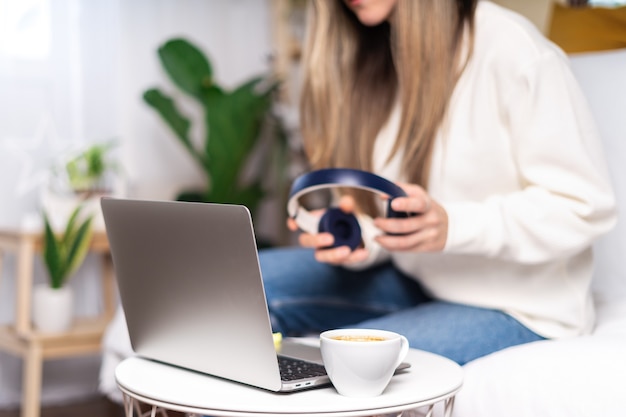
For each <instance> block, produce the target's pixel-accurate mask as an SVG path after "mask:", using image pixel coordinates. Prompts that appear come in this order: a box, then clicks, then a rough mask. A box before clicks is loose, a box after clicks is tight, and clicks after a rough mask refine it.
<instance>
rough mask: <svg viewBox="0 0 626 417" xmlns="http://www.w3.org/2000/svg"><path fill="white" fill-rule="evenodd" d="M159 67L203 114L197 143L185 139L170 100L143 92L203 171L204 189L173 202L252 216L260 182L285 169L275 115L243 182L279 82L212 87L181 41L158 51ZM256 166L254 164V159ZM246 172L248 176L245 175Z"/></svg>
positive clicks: (202, 63) (200, 60)
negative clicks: (230, 208) (232, 206)
mask: <svg viewBox="0 0 626 417" xmlns="http://www.w3.org/2000/svg"><path fill="white" fill-rule="evenodd" d="M158 55H159V58H160V61H161V64H162V66H163V68H164V69H165V71H166V73H167V75H168V76H169V77H170V78H171V80H172V81H173V82H174V84H175V85H176V86H177V87H178V88H179V89H180V90H181V91H182V92H183V93H184V94H186V95H188V96H189V97H191V98H192V99H193V100H194V101H195V102H196V103H198V104H199V105H200V106H201V108H202V111H203V120H204V122H205V126H204V132H205V134H204V140H203V141H202V143H201V144H200V145H196V144H195V143H194V142H196V141H194V140H192V138H191V136H190V127H191V122H190V120H189V118H188V117H186V116H185V115H183V113H182V112H181V111H180V110H179V109H178V107H177V105H176V103H175V102H174V100H173V99H172V98H171V97H170V96H168V95H167V94H165V93H164V92H163V91H162V90H160V89H159V88H151V89H149V90H147V91H145V93H144V95H143V99H144V101H145V102H146V103H147V104H148V105H149V106H151V107H152V108H153V109H154V110H156V112H157V113H158V114H159V115H160V116H161V118H162V119H163V120H164V121H165V123H167V125H169V127H170V129H171V130H172V132H173V133H174V135H175V137H176V138H177V139H178V141H179V142H180V144H181V145H182V146H183V147H184V148H185V149H186V150H187V151H188V153H189V155H190V156H191V158H192V159H193V160H194V161H195V162H196V163H197V164H198V165H199V166H200V167H201V169H202V170H203V171H204V173H205V178H206V181H205V184H206V186H205V188H204V189H200V190H183V191H182V192H181V193H180V194H179V195H178V196H177V197H176V199H177V200H184V201H198V202H217V203H236V204H243V205H245V206H247V207H248V208H249V209H250V211H251V212H252V213H253V215H254V212H255V210H256V208H257V206H258V204H259V202H260V200H261V199H262V198H263V197H264V195H265V191H264V188H263V184H262V179H263V178H265V177H267V176H271V174H272V169H277V170H278V171H273V172H274V173H276V172H278V174H277V176H276V178H278V179H279V180H278V181H275V182H274V183H275V184H276V183H277V182H280V178H284V177H285V175H284V174H281V173H280V170H281V169H284V167H285V166H286V149H287V146H286V144H287V141H286V135H285V134H284V131H283V129H282V126H281V124H280V123H279V121H278V119H277V118H276V117H274V118H273V120H271V122H272V125H271V126H272V127H273V129H274V130H273V134H272V135H267V136H269V137H270V141H269V143H267V142H266V143H265V144H264V145H265V149H264V151H265V152H262V154H263V155H264V156H265V158H263V160H262V161H261V163H259V164H258V169H257V170H256V173H255V174H253V175H247V181H245V180H244V178H243V175H242V174H243V172H244V168H248V167H247V164H248V162H249V158H250V156H251V155H252V154H253V153H254V151H255V150H257V149H259V147H258V145H259V144H260V140H261V137H262V134H261V133H262V131H263V128H264V127H267V126H268V125H266V124H265V122H268V120H270V119H271V118H272V117H273V114H272V112H271V111H270V110H271V106H272V102H273V95H274V93H275V92H276V90H277V87H278V83H277V82H275V81H268V80H267V79H265V78H263V77H255V78H253V79H251V80H249V81H246V82H244V83H243V84H241V85H239V86H237V87H236V88H234V89H233V90H230V91H229V90H226V89H224V88H222V87H221V86H220V85H219V84H218V83H216V80H215V78H214V77H213V68H212V65H211V62H210V61H209V59H208V58H207V57H206V56H205V54H204V53H203V52H202V51H201V50H200V49H199V48H197V47H196V46H194V45H193V44H192V43H191V42H189V41H187V40H185V39H179V38H177V39H172V40H169V41H167V42H166V43H164V44H163V45H162V46H161V47H160V48H159V49H158ZM257 162H258V161H257ZM247 174H249V172H247Z"/></svg>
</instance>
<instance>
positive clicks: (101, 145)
mask: <svg viewBox="0 0 626 417" xmlns="http://www.w3.org/2000/svg"><path fill="white" fill-rule="evenodd" d="M114 147H115V143H114V142H112V141H109V142H98V143H93V144H91V145H89V146H88V147H87V148H85V149H83V150H82V151H80V152H78V153H76V154H73V155H71V156H69V157H66V158H64V159H63V161H62V162H61V163H59V164H58V165H56V166H55V167H53V169H52V176H51V181H50V183H49V184H48V186H47V187H45V188H44V191H43V194H42V206H43V207H44V210H45V211H47V212H48V213H49V220H50V222H51V224H52V226H53V229H61V228H63V227H65V222H66V221H67V219H68V218H70V216H71V214H72V211H73V210H74V208H75V207H76V206H77V205H82V206H83V210H84V211H85V212H88V213H90V214H92V215H93V216H94V221H93V226H94V228H96V229H99V230H104V219H103V218H102V213H101V211H100V200H99V198H100V197H101V196H103V195H112V194H114V193H115V192H116V189H115V188H116V184H114V179H115V175H116V174H117V171H118V166H117V164H116V162H115V161H114V160H113V158H112V157H111V151H112V149H113V148H114Z"/></svg>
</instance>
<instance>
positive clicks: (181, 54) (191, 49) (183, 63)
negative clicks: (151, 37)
mask: <svg viewBox="0 0 626 417" xmlns="http://www.w3.org/2000/svg"><path fill="white" fill-rule="evenodd" d="M158 53H159V58H160V59H161V64H162V65H163V68H165V71H166V72H167V74H168V75H169V77H170V78H171V79H172V81H173V82H174V83H175V84H176V85H177V86H178V87H179V88H180V89H181V90H183V91H185V92H187V93H188V94H191V95H192V96H194V97H196V98H200V96H201V91H202V88H203V87H207V86H210V85H211V84H212V83H213V79H212V78H213V69H212V67H211V64H210V62H209V60H208V59H207V58H206V56H205V55H204V54H203V53H202V51H201V50H200V49H198V48H197V47H196V46H195V45H193V44H192V43H191V42H189V41H187V40H185V39H172V40H170V41H168V42H166V43H165V44H163V46H161V47H160V48H159V50H158Z"/></svg>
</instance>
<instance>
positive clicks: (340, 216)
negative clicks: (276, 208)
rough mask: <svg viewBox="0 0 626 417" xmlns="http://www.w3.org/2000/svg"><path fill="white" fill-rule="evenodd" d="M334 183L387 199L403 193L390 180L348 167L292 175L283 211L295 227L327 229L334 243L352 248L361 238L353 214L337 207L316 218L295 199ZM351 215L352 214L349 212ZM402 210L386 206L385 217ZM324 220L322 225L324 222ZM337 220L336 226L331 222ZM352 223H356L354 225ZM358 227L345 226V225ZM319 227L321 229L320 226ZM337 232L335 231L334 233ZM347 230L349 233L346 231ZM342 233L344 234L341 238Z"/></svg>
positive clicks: (403, 193) (392, 215)
mask: <svg viewBox="0 0 626 417" xmlns="http://www.w3.org/2000/svg"><path fill="white" fill-rule="evenodd" d="M336 187H352V188H359V189H363V190H367V191H371V192H374V193H378V194H384V195H387V196H389V201H390V202H391V200H392V199H394V198H396V197H405V196H406V193H405V192H404V190H403V189H402V188H400V187H399V186H398V185H396V184H394V183H393V182H391V181H389V180H386V179H385V178H383V177H380V176H378V175H376V174H372V173H371V172H366V171H361V170H357V169H349V168H328V169H320V170H317V171H312V172H309V173H306V174H303V175H301V176H299V177H298V178H296V179H295V181H294V182H293V184H292V186H291V191H290V192H289V200H288V202H287V212H288V214H289V216H290V217H291V218H293V219H294V220H295V221H296V223H297V224H298V227H300V229H302V230H304V231H305V232H308V233H318V232H320V231H329V232H331V233H332V234H333V235H334V236H335V245H334V246H339V245H341V244H347V245H348V246H350V247H352V249H354V248H356V247H357V246H358V245H359V244H360V241H361V231H360V227H359V226H358V222H357V221H356V218H354V219H351V218H346V217H345V216H346V214H345V213H343V212H341V210H339V209H329V210H328V212H327V214H328V217H326V215H324V216H323V217H322V219H321V220H320V219H319V218H318V217H317V216H314V215H312V214H311V213H309V212H308V211H307V210H305V209H304V208H302V207H301V206H300V202H299V199H300V197H301V196H303V195H304V194H306V193H308V192H311V191H315V190H321V189H327V188H336ZM350 216H351V217H354V216H352V215H350ZM400 216H403V213H397V212H394V211H393V210H391V208H390V207H389V205H388V206H387V217H400ZM325 224H326V225H325ZM336 224H338V229H341V230H334V229H337V228H336V227H335V225H336ZM355 225H356V226H355ZM354 227H356V228H358V230H348V231H347V230H346V228H354ZM320 228H323V229H324V230H320ZM335 232H337V233H335ZM348 232H349V233H348ZM348 235H349V236H348ZM341 236H344V238H341Z"/></svg>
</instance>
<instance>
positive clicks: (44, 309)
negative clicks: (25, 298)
mask: <svg viewBox="0 0 626 417" xmlns="http://www.w3.org/2000/svg"><path fill="white" fill-rule="evenodd" d="M73 321H74V294H73V292H72V289H71V288H70V287H67V286H66V287H62V288H58V289H55V288H51V287H50V286H48V285H47V284H42V285H36V286H35V288H34V289H33V325H34V326H35V328H36V329H37V330H39V331H41V332H45V333H58V332H63V331H65V330H68V329H69V328H70V327H71V326H72V323H73Z"/></svg>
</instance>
